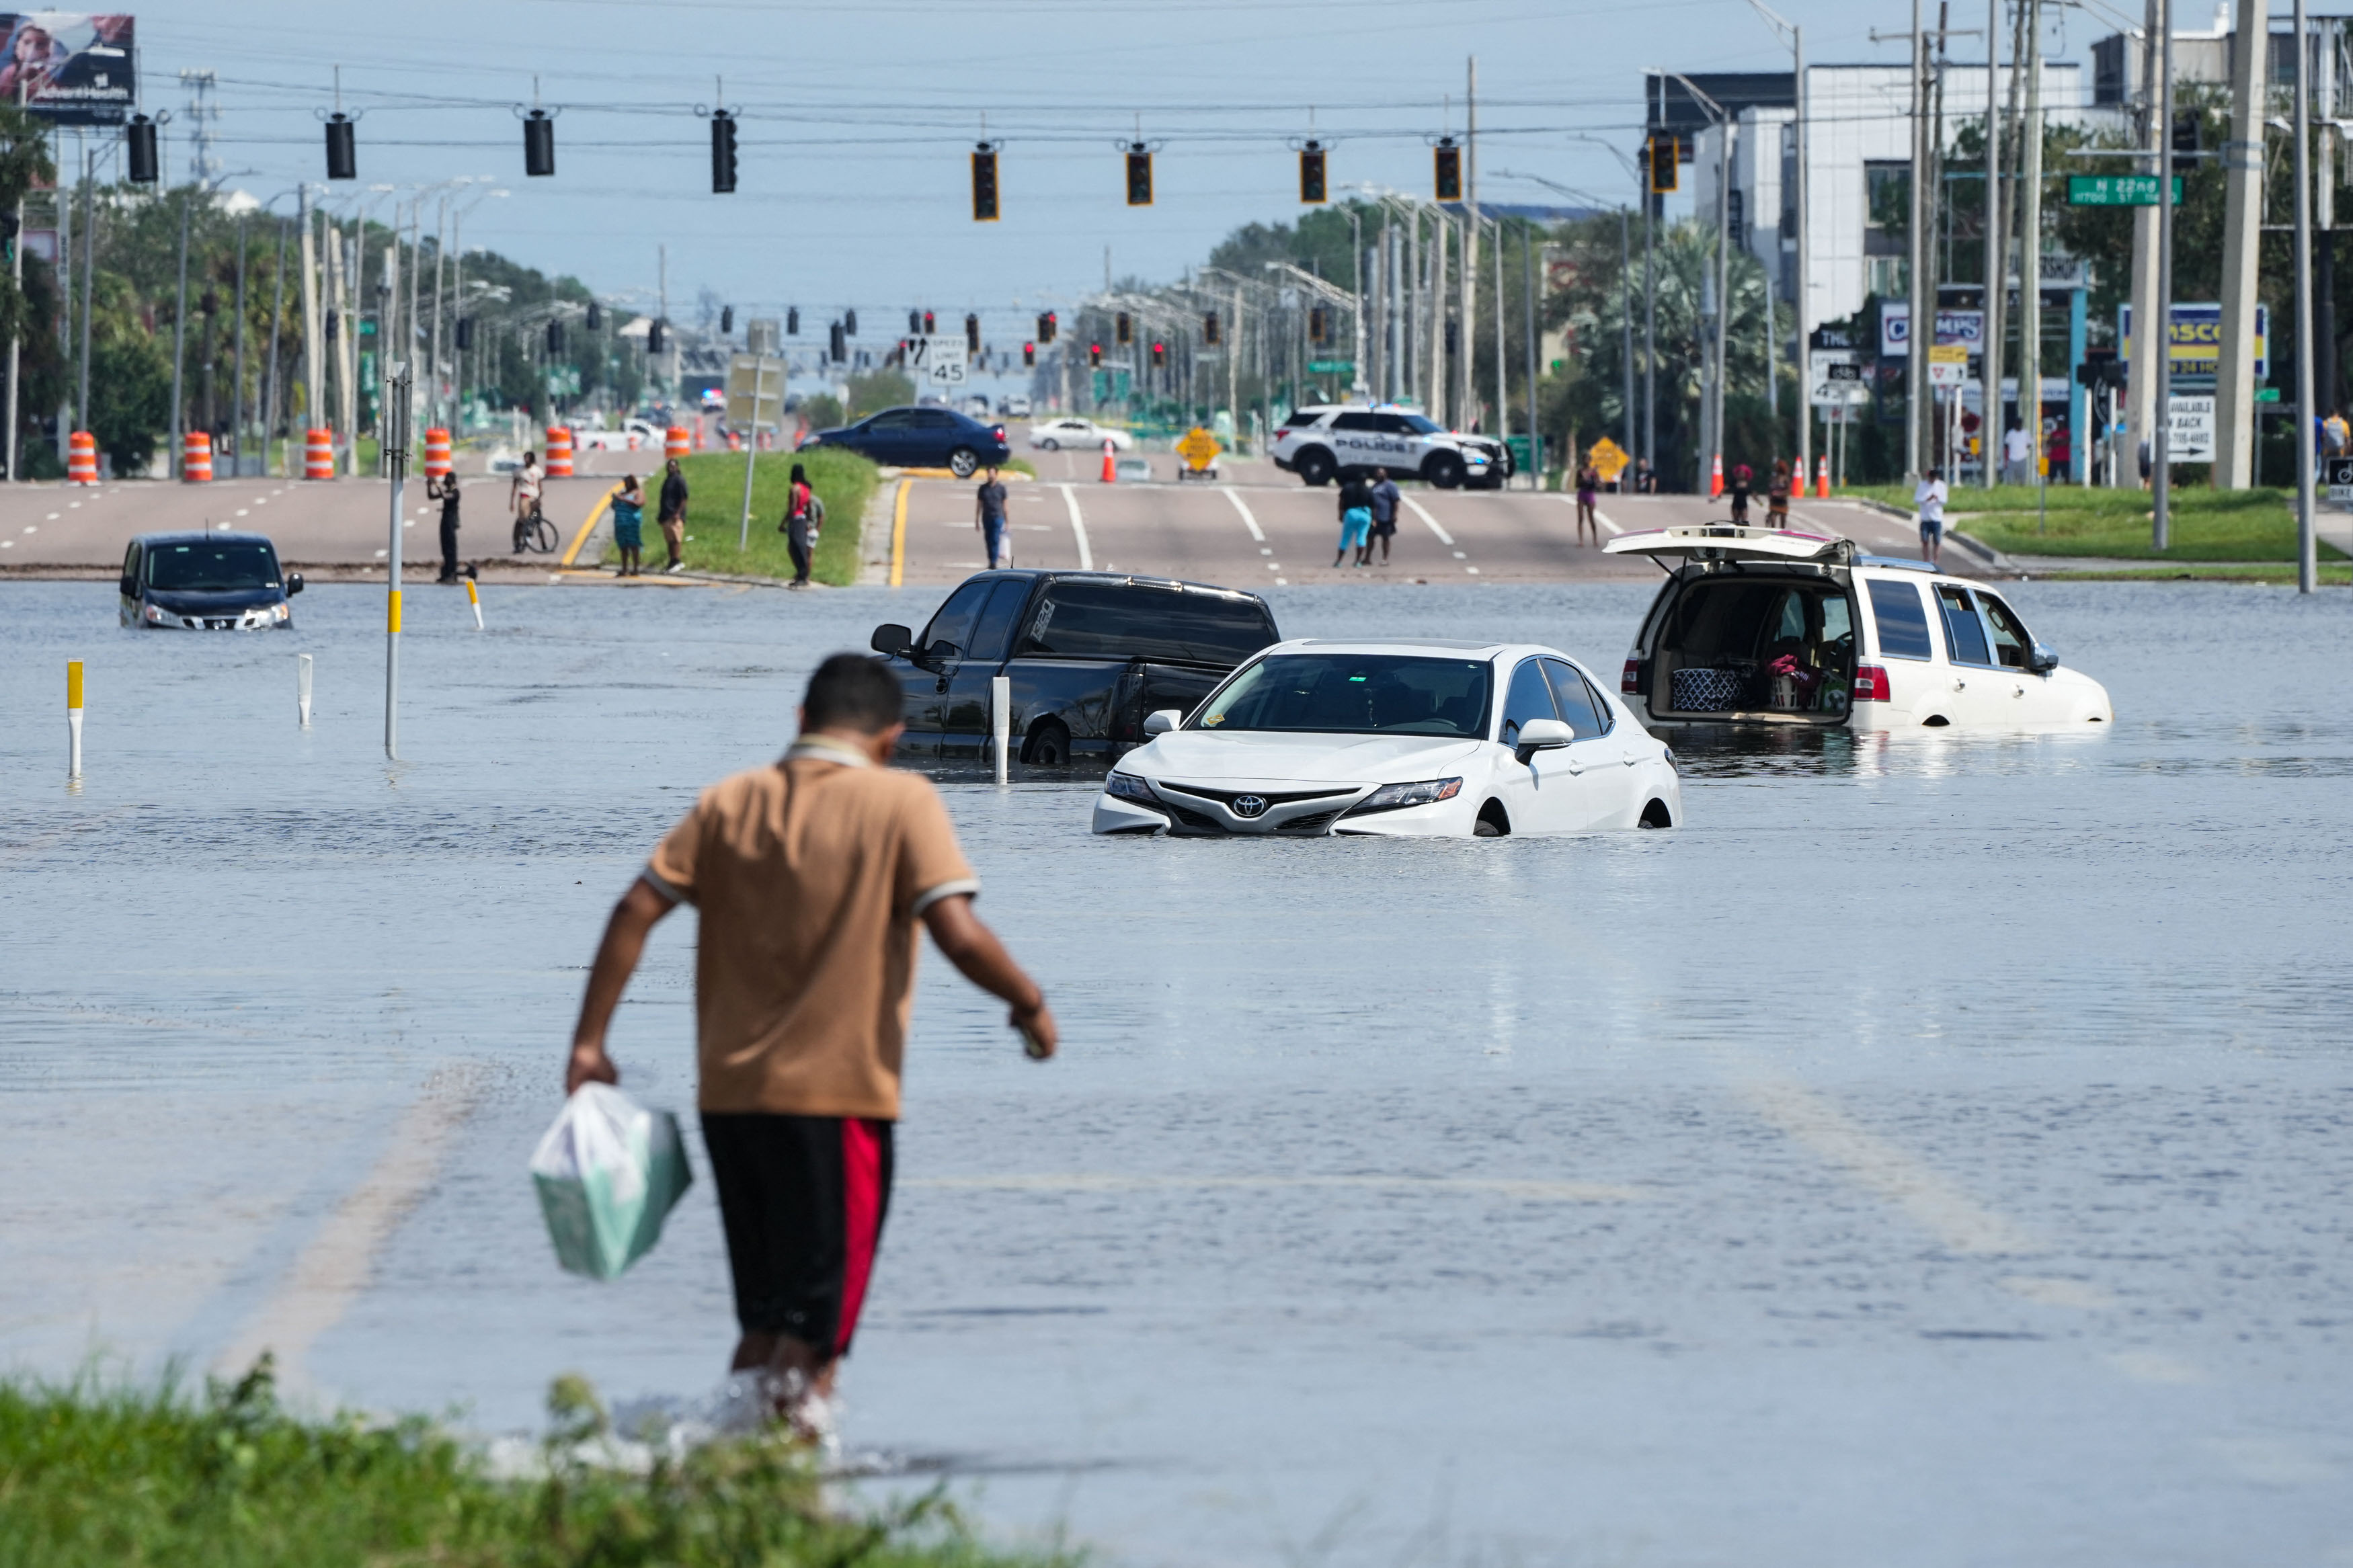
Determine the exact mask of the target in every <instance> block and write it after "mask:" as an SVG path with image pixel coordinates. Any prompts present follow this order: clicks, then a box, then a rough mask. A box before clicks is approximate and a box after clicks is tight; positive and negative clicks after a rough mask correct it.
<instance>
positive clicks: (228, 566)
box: [121, 532, 302, 632]
mask: <svg viewBox="0 0 2353 1568" xmlns="http://www.w3.org/2000/svg"><path fill="white" fill-rule="evenodd" d="M301 591H302V574H301V573H300V572H295V573H290V574H289V573H281V572H280V571H279V569H278V550H277V547H276V546H274V545H272V544H271V543H270V542H269V537H268V536H267V535H265V534H259V533H197V532H189V533H142V534H140V535H138V536H137V537H136V538H134V539H132V542H131V546H130V548H129V549H127V550H125V551H124V552H122V582H121V595H122V601H121V608H122V624H123V625H124V626H165V627H169V628H170V629H172V630H174V631H216V632H217V631H240V630H254V629H257V628H259V627H262V626H280V627H285V626H292V625H293V624H294V609H293V606H292V605H290V604H288V603H287V600H288V599H290V598H291V597H292V596H293V595H296V594H299V593H301Z"/></svg>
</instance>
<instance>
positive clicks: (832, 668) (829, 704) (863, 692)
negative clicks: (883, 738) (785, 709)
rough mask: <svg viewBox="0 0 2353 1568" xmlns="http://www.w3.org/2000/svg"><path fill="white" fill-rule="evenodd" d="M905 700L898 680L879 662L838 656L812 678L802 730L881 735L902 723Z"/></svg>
mask: <svg viewBox="0 0 2353 1568" xmlns="http://www.w3.org/2000/svg"><path fill="white" fill-rule="evenodd" d="M905 701H906V699H905V698H904V697H902V695H901V694H900V690H899V678H898V677H897V676H895V675H892V673H891V672H890V671H889V670H887V669H885V668H882V666H881V664H880V663H879V662H877V661H876V660H874V659H871V658H867V657H866V656H865V655H864V654H862V653H838V654H835V655H834V656H833V657H832V658H828V659H827V660H826V661H825V662H824V663H823V664H820V665H818V667H817V673H816V674H815V675H812V676H810V677H809V683H808V695H807V696H806V697H804V698H802V699H801V709H802V711H801V727H802V728H803V729H805V730H855V731H858V732H859V733H860V734H861V735H879V734H881V732H882V731H885V730H887V729H889V728H890V727H891V726H892V725H893V724H896V723H897V722H898V721H899V718H900V715H901V714H902V712H904V711H905V708H904V704H905Z"/></svg>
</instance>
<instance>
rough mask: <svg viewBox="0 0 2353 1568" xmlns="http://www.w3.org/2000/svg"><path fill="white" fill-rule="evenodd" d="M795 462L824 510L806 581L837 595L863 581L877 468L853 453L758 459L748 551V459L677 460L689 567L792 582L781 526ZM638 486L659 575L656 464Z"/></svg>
mask: <svg viewBox="0 0 2353 1568" xmlns="http://www.w3.org/2000/svg"><path fill="white" fill-rule="evenodd" d="M657 456H659V454H657ZM796 462H798V463H801V464H804V465H806V466H807V468H808V476H809V485H810V487H811V488H812V489H815V490H816V491H817V493H818V499H819V500H823V501H824V502H825V531H823V532H822V533H820V534H818V541H817V564H816V565H815V566H814V567H813V568H811V570H810V575H811V576H813V577H815V578H816V579H817V580H818V582H820V583H830V584H834V585H835V586H837V587H840V586H846V585H848V584H851V583H855V582H856V581H858V527H859V520H860V518H862V517H864V516H865V515H866V503H867V501H868V500H869V499H870V498H871V497H872V495H873V494H874V486H875V482H876V481H875V468H874V465H873V464H872V463H870V462H868V461H867V460H866V459H865V458H861V457H859V456H858V455H857V454H855V453H852V452H844V451H839V450H827V449H825V448H819V449H818V450H816V451H810V452H800V453H794V452H763V453H761V454H760V461H759V465H758V467H756V468H754V470H753V479H752V535H751V547H750V548H749V549H748V550H744V551H738V550H737V549H736V548H735V539H736V535H737V533H738V532H739V531H741V529H742V526H743V516H744V454H743V453H741V452H698V453H695V454H694V455H692V456H691V457H687V458H680V459H679V471H680V472H681V473H682V474H684V475H685V476H686V489H687V500H686V563H687V565H688V566H689V567H690V568H691V569H693V570H695V571H699V572H725V573H730V574H740V575H743V576H747V577H782V578H787V579H789V578H790V577H791V576H792V574H793V558H792V554H791V552H789V551H787V550H786V548H785V536H784V535H783V534H782V533H780V532H778V531H776V524H777V523H779V522H781V521H784V516H785V493H786V490H788V489H791V487H792V472H793V464H794V463H796ZM638 483H639V484H641V485H642V486H643V487H644V488H645V492H646V526H645V539H646V566H647V569H648V570H649V571H658V570H659V569H660V566H661V563H662V562H663V560H664V559H665V556H664V553H663V550H662V540H661V530H660V529H659V528H657V527H656V526H654V519H655V517H656V516H657V515H658V514H659V511H660V510H661V507H660V496H661V467H660V465H659V462H657V463H656V464H655V466H654V468H653V470H652V472H650V473H649V474H641V475H639V476H638ZM620 559H621V557H620V552H618V551H616V550H614V549H613V548H612V547H611V546H610V545H609V544H608V545H607V547H606V551H605V560H606V563H607V564H612V565H617V564H618V563H619V562H620Z"/></svg>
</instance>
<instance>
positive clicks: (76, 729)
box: [66, 658, 81, 779]
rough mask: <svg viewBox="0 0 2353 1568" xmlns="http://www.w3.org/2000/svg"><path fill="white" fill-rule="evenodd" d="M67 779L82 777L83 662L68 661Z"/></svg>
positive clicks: (76, 659) (75, 659) (73, 659)
mask: <svg viewBox="0 0 2353 1568" xmlns="http://www.w3.org/2000/svg"><path fill="white" fill-rule="evenodd" d="M66 777H68V778H69V779H78V778H79V777H81V660H79V659H78V658H71V659H68V660H67V661H66Z"/></svg>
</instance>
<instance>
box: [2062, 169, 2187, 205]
mask: <svg viewBox="0 0 2353 1568" xmlns="http://www.w3.org/2000/svg"><path fill="white" fill-rule="evenodd" d="M2067 205H2069V206H2071V207H2153V206H2155V205H2157V176H2156V175H2155V174H2070V175H2068V176H2067ZM2173 205H2175V206H2179V205H2181V176H2180V175H2179V174H2176V175H2174V176H2173Z"/></svg>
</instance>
